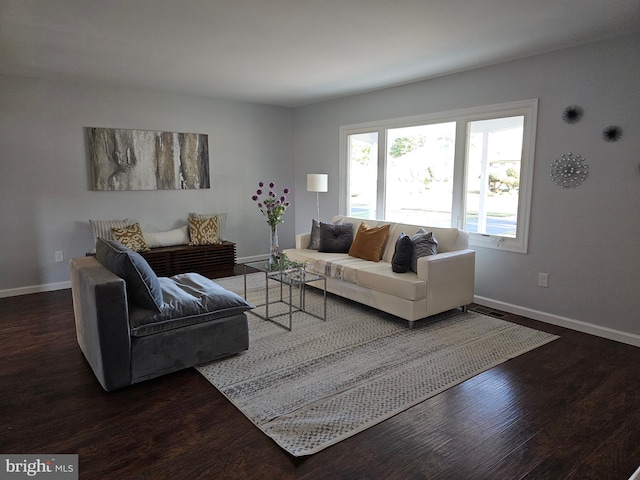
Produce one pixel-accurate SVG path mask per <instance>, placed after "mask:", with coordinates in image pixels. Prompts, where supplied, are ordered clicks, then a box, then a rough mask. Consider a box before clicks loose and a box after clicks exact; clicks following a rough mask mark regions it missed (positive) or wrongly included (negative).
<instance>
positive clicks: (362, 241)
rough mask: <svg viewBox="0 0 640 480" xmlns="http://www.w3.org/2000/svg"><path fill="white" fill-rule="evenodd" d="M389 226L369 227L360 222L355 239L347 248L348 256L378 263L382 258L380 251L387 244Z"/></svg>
mask: <svg viewBox="0 0 640 480" xmlns="http://www.w3.org/2000/svg"><path fill="white" fill-rule="evenodd" d="M390 228H391V225H389V224H387V225H381V226H379V227H370V226H369V225H367V224H366V223H365V222H362V223H361V224H360V226H359V227H358V231H357V233H356V238H355V239H354V240H353V243H352V244H351V247H350V248H349V256H351V257H356V258H362V259H363V260H371V261H372V262H379V261H380V259H381V258H382V251H383V250H384V246H385V244H386V243H387V237H388V236H389V229H390Z"/></svg>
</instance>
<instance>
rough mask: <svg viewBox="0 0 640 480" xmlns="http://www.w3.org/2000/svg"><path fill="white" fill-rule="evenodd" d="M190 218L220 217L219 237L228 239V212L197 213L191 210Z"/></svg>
mask: <svg viewBox="0 0 640 480" xmlns="http://www.w3.org/2000/svg"><path fill="white" fill-rule="evenodd" d="M189 217H190V218H212V217H218V237H219V238H220V240H226V238H227V236H226V235H227V233H226V228H227V214H226V213H197V212H191V213H190V214H189Z"/></svg>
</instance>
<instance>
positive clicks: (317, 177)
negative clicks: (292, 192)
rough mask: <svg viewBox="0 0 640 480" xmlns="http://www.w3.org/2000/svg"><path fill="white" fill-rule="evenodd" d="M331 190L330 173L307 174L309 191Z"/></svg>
mask: <svg viewBox="0 0 640 480" xmlns="http://www.w3.org/2000/svg"><path fill="white" fill-rule="evenodd" d="M328 190H329V175H327V174H326V173H308V174H307V192H327V191H328Z"/></svg>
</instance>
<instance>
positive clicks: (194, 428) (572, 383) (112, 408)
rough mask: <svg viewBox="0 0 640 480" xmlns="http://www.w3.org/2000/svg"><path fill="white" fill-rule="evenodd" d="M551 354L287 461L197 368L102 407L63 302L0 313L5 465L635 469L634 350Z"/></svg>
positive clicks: (177, 471)
mask: <svg viewBox="0 0 640 480" xmlns="http://www.w3.org/2000/svg"><path fill="white" fill-rule="evenodd" d="M504 319H505V320H508V321H512V322H516V323H519V324H523V325H526V326H530V327H533V328H538V329H540V330H545V331H549V332H551V333H555V334H557V335H560V336H561V337H562V338H560V339H559V340H557V341H555V342H552V343H550V344H547V345H545V346H543V347H540V348H538V349H536V350H534V351H532V352H529V353H526V354H524V355H521V356H519V357H517V358H515V359H513V360H510V361H508V362H506V363H503V364H501V365H499V366H497V367H495V368H492V369H490V370H488V371H486V372H484V373H482V374H480V375H478V376H476V377H474V378H472V379H470V380H468V381H466V382H464V383H462V384H460V385H458V386H456V387H453V388H451V389H449V390H447V391H445V392H443V393H441V394H440V395H437V396H435V397H433V398H431V399H429V400H426V401H424V402H422V403H420V404H418V405H416V406H415V407H413V408H410V409H408V410H407V411H405V412H403V413H401V414H399V415H397V416H395V417H393V418H391V419H389V420H386V421H384V422H382V423H381V424H379V425H376V426H374V427H372V428H370V429H368V430H366V431H364V432H362V433H359V434H357V435H355V436H354V437H351V438H349V439H347V440H345V441H343V442H340V443H339V444H337V445H335V446H332V447H330V448H328V449H326V450H324V451H322V452H320V453H318V454H316V455H312V456H310V457H305V458H294V457H292V456H290V455H288V454H287V453H286V452H284V451H283V450H281V449H280V448H279V447H278V446H277V445H276V444H275V443H274V442H273V441H272V440H270V439H269V438H268V437H266V436H265V435H263V434H262V433H261V432H260V431H259V430H258V429H257V428H256V427H254V426H253V424H252V423H251V422H250V421H249V420H247V419H246V417H244V416H243V415H242V414H241V413H240V412H239V411H238V410H237V409H236V408H235V407H233V406H232V405H231V403H230V402H229V401H228V400H226V398H224V397H223V396H222V395H221V394H220V393H219V392H218V391H217V390H216V389H215V388H214V387H212V386H211V385H210V384H209V382H207V381H206V380H205V379H204V378H203V377H202V376H201V375H200V374H199V373H197V372H196V371H195V370H194V369H188V370H185V371H182V372H178V373H175V374H171V375H167V376H165V377H162V378H159V379H155V380H150V381H147V382H144V383H142V384H138V385H135V386H132V387H129V388H125V389H122V390H119V391H115V392H110V393H106V392H104V391H103V390H102V388H101V387H100V385H99V384H98V382H97V381H96V380H95V378H94V377H93V374H92V372H91V370H90V368H89V366H88V364H87V363H86V361H85V359H84V357H83V356H82V353H81V352H80V349H79V348H78V346H77V344H76V339H75V327H74V321H73V309H72V302H71V292H70V290H61V291H56V292H47V293H39V294H33V295H24V296H19V297H12V298H5V299H0V365H1V367H0V453H23V454H24V453H33V454H45V453H58V454H61V453H77V454H78V455H79V461H80V478H81V479H154V480H155V479H165V478H166V479H177V480H180V479H188V480H193V479H456V480H457V479H464V480H473V479H498V480H500V479H505V480H511V479H553V480H556V479H571V480H584V479H598V480H602V479H615V480H626V479H628V478H629V476H631V474H632V473H633V472H634V471H635V469H636V468H637V467H638V466H639V465H640V442H639V439H640V374H639V372H640V349H638V348H636V347H632V346H629V345H624V344H621V343H617V342H613V341H609V340H604V339H601V338H597V337H594V336H590V335H586V334H582V333H578V332H574V331H570V330H566V329H563V328H559V327H555V326H551V325H547V324H544V323H540V322H536V321H533V320H529V319H526V318H523V317H518V316H515V315H510V314H506V315H505V317H504Z"/></svg>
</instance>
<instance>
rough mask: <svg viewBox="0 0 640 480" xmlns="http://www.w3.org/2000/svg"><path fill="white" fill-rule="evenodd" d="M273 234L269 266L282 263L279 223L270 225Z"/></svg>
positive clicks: (275, 266)
mask: <svg viewBox="0 0 640 480" xmlns="http://www.w3.org/2000/svg"><path fill="white" fill-rule="evenodd" d="M269 227H270V228H271V236H270V237H269V239H270V242H269V267H270V268H274V269H275V268H277V266H278V265H279V263H280V246H279V245H278V225H277V224H275V225H269Z"/></svg>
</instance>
